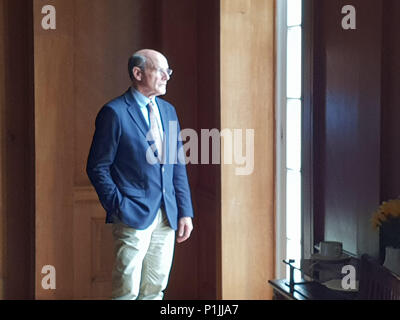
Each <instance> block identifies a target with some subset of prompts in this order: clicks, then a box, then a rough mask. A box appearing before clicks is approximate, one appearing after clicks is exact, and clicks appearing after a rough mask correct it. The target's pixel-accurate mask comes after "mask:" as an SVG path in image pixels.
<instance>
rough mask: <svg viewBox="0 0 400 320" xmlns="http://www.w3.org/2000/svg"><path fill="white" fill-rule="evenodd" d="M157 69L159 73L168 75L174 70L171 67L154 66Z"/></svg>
mask: <svg viewBox="0 0 400 320" xmlns="http://www.w3.org/2000/svg"><path fill="white" fill-rule="evenodd" d="M155 69H156V70H157V72H159V73H160V74H167V75H168V76H169V77H170V76H171V75H172V72H174V70H172V69H169V68H168V69H164V68H155Z"/></svg>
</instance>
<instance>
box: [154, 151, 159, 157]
mask: <svg viewBox="0 0 400 320" xmlns="http://www.w3.org/2000/svg"><path fill="white" fill-rule="evenodd" d="M154 156H155V157H156V158H157V157H158V152H157V150H156V151H154Z"/></svg>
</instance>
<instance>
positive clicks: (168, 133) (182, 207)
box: [87, 49, 193, 300]
mask: <svg viewBox="0 0 400 320" xmlns="http://www.w3.org/2000/svg"><path fill="white" fill-rule="evenodd" d="M128 71H129V75H130V77H131V80H132V86H131V87H130V88H129V89H128V91H126V92H125V94H123V95H122V96H120V97H118V98H116V99H114V100H112V101H110V102H108V103H107V104H106V105H105V106H104V107H103V108H102V109H101V110H100V112H99V114H98V115H97V118H96V130H95V133H94V137H93V142H92V146H91V149H90V153H89V157H88V162H87V174H88V176H89V178H90V180H91V182H92V184H93V186H94V187H95V189H96V192H97V194H98V196H99V200H100V202H101V204H102V206H103V207H104V209H105V210H106V212H107V216H106V223H112V224H113V225H112V232H113V239H114V247H115V265H114V269H113V273H112V298H113V299H132V300H133V299H146V300H150V299H153V300H157V299H162V298H163V291H164V290H165V288H166V286H167V283H168V277H169V272H170V269H171V265H172V258H173V251H174V242H175V240H174V239H175V230H177V229H178V235H177V242H178V243H181V242H183V241H185V240H187V239H188V238H189V237H190V234H191V232H192V229H193V225H192V217H193V208H192V201H191V195H190V189H189V183H188V179H187V174H186V167H185V164H184V163H183V162H182V161H179V159H178V158H179V157H178V153H179V151H182V149H181V147H182V141H180V139H179V131H180V127H179V123H178V118H177V115H176V112H175V109H174V107H173V106H172V105H171V104H169V103H168V102H166V101H165V100H163V99H160V98H158V96H160V95H164V94H165V93H166V87H167V82H168V80H169V79H170V76H171V74H172V70H171V69H169V66H168V61H167V59H166V58H165V57H164V56H163V55H162V54H161V53H159V52H157V51H154V50H150V49H144V50H140V51H138V52H136V53H135V54H134V55H133V56H132V57H131V58H130V59H129V62H128ZM171 160H174V161H171Z"/></svg>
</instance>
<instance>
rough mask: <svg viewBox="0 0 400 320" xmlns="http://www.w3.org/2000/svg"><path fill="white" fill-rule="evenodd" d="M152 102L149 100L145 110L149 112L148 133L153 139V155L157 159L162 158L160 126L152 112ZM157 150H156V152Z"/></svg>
mask: <svg viewBox="0 0 400 320" xmlns="http://www.w3.org/2000/svg"><path fill="white" fill-rule="evenodd" d="M154 108H155V106H154V103H153V101H151V100H150V102H149V104H148V105H147V110H148V112H149V119H150V134H151V137H152V138H153V140H154V145H155V148H156V149H155V150H153V151H154V155H155V156H156V158H158V160H159V161H161V159H162V151H163V149H162V138H161V128H160V127H159V125H158V121H157V118H156V115H155V113H154ZM156 151H157V152H156Z"/></svg>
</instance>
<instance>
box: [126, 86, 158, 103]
mask: <svg viewBox="0 0 400 320" xmlns="http://www.w3.org/2000/svg"><path fill="white" fill-rule="evenodd" d="M131 90H132V94H133V97H134V98H135V100H136V102H137V103H138V105H139V107H140V108H146V106H147V105H148V104H149V102H150V99H149V98H148V97H146V96H145V95H143V94H142V93H140V92H139V91H138V90H136V89H135V88H134V87H131ZM154 102H155V101H154V100H153V103H154Z"/></svg>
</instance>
